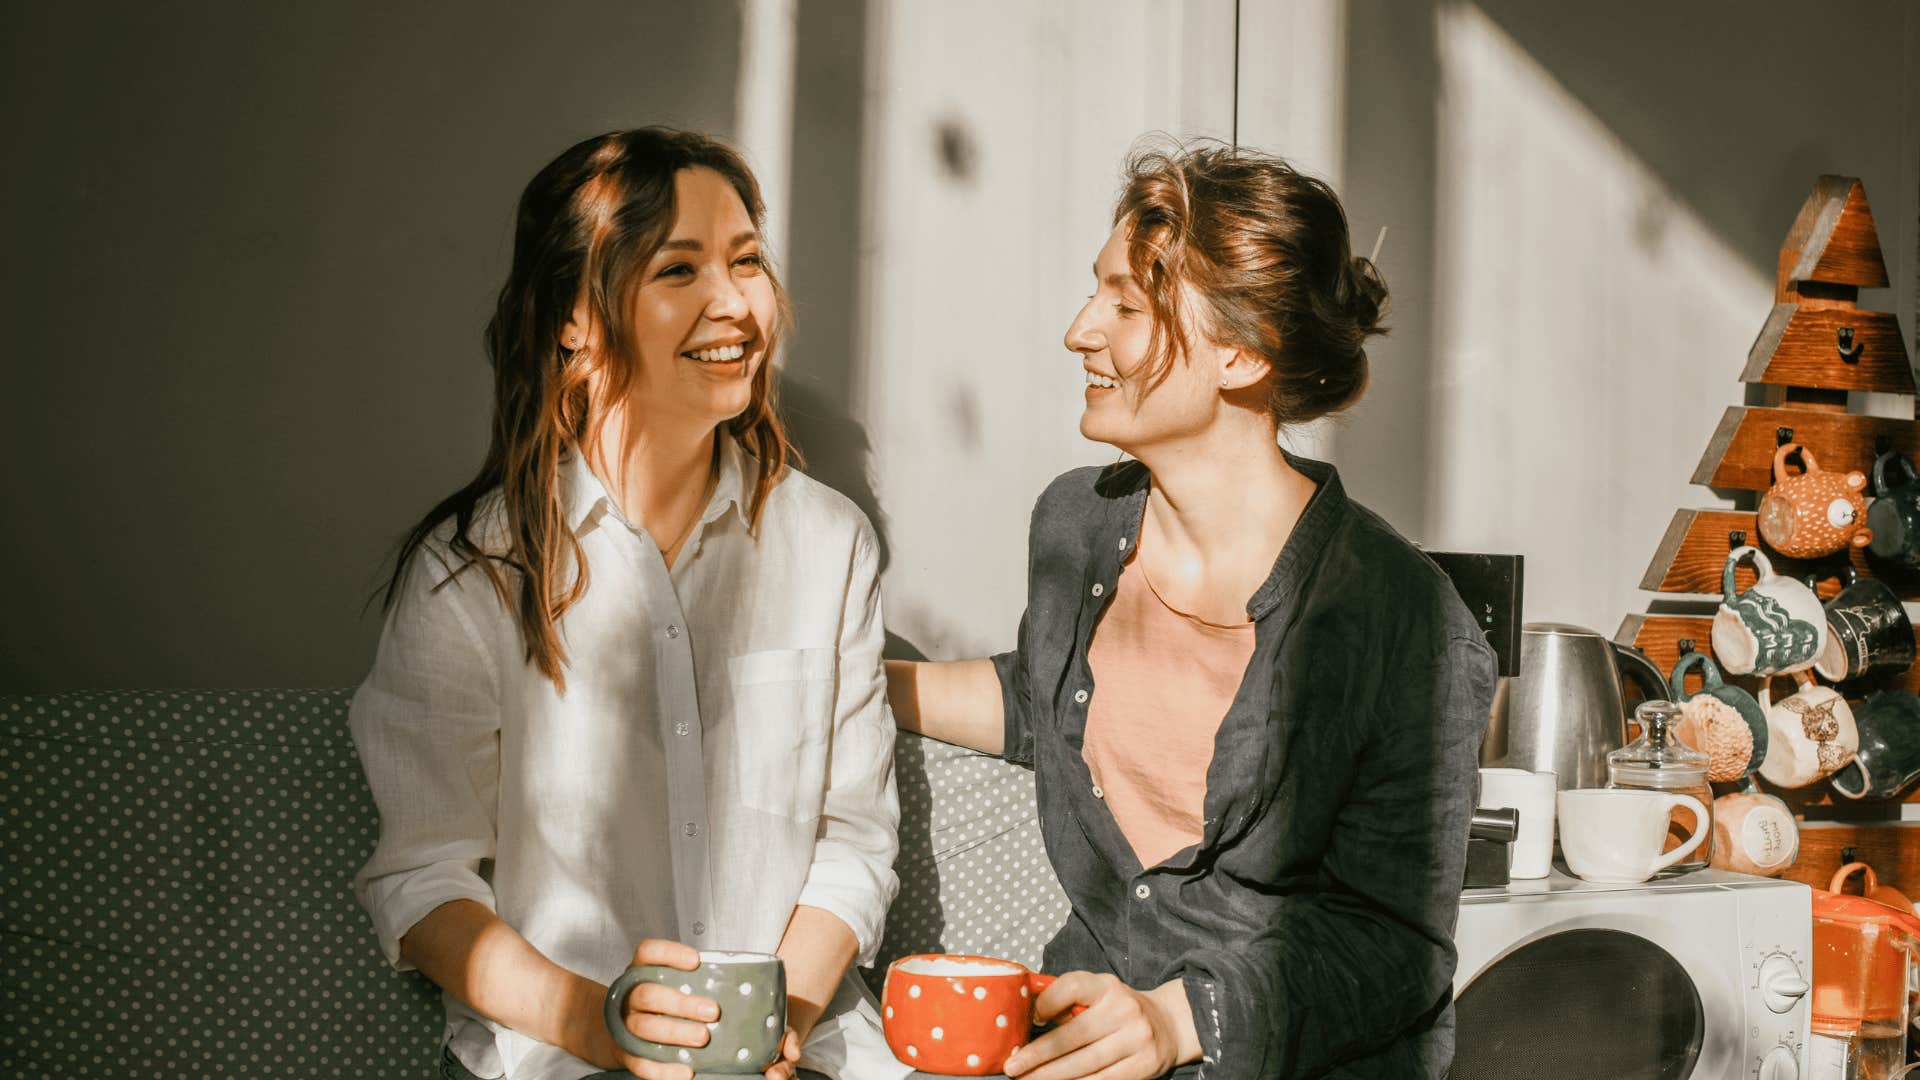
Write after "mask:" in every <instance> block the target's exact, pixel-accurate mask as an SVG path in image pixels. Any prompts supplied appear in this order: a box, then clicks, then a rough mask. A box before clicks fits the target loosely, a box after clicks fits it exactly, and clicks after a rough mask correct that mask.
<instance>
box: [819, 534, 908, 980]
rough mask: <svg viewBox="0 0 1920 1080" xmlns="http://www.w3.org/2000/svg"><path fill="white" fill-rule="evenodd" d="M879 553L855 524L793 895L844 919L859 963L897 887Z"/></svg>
mask: <svg viewBox="0 0 1920 1080" xmlns="http://www.w3.org/2000/svg"><path fill="white" fill-rule="evenodd" d="M885 642H886V631H885V628H884V627H883V625H882V621H881V615H880V560H879V547H878V545H877V544H876V543H875V540H874V536H873V529H872V527H871V526H869V525H868V524H866V523H865V522H864V521H863V522H862V523H861V525H860V530H859V534H858V536H857V537H856V540H855V543H854V550H853V564H852V571H851V573H850V574H849V575H848V586H847V596H846V606H845V608H844V611H843V614H842V617H841V624H840V638H839V661H838V680H837V688H836V692H835V698H834V709H833V735H832V744H831V748H830V750H829V752H828V761H829V766H828V770H827V793H826V799H825V802H824V803H823V805H822V808H821V812H820V822H819V827H818V833H817V836H816V840H815V844H814V852H813V863H812V865H811V867H810V868H809V869H808V871H807V878H806V882H805V883H804V884H803V885H802V886H801V889H800V897H799V901H798V902H799V903H801V904H804V905H806V906H808V907H814V908H819V909H820V910H822V911H825V912H827V913H829V914H831V915H833V916H835V917H836V918H838V919H839V920H840V921H841V922H844V923H846V924H847V927H848V928H849V929H851V930H852V931H853V934H854V937H855V939H856V940H857V941H858V942H859V953H858V956H857V958H856V960H855V963H857V964H859V965H861V966H867V965H871V964H872V963H873V961H874V957H875V956H876V955H877V953H878V952H879V949H880V934H881V931H882V929H883V928H884V927H885V925H886V919H887V908H888V906H889V905H891V904H892V903H893V897H894V893H895V892H896V891H898V889H899V879H898V878H897V877H896V876H895V875H894V871H893V860H894V856H895V855H896V854H898V852H899V850H900V800H899V795H898V793H897V791H896V789H895V786H894V777H893V738H894V726H893V714H892V712H891V711H890V710H889V709H888V708H887V694H886V674H885V672H884V670H883V669H882V667H881V663H880V653H881V649H882V647H883V646H884V645H885Z"/></svg>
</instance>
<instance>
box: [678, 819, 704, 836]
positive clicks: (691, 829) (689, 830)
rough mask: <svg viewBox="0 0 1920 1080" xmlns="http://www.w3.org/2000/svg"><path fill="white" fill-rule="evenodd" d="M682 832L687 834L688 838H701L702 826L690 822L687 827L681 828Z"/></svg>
mask: <svg viewBox="0 0 1920 1080" xmlns="http://www.w3.org/2000/svg"><path fill="white" fill-rule="evenodd" d="M680 831H681V832H683V833H686V834H687V835H688V836H699V835H700V826H698V825H695V824H694V823H693V822H691V821H689V822H687V823H686V824H685V825H682V826H680Z"/></svg>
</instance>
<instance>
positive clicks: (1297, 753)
mask: <svg viewBox="0 0 1920 1080" xmlns="http://www.w3.org/2000/svg"><path fill="white" fill-rule="evenodd" d="M1113 220H1114V225H1113V230H1112V233H1111V235H1110V236H1109V237H1108V239H1107V242H1106V245H1105V246H1104V247H1102V248H1101V250H1100V253H1099V255H1098V257H1097V259H1096V260H1095V262H1094V268H1093V269H1094V281H1095V284H1094V292H1093V294H1092V296H1090V297H1089V298H1088V300H1087V303H1086V305H1085V306H1084V307H1082V308H1081V309H1080V312H1079V314H1078V315H1077V316H1076V317H1075V318H1074V320H1073V324H1072V325H1071V326H1070V327H1068V329H1067V335H1066V346H1067V348H1068V349H1069V350H1071V351H1072V352H1073V353H1075V354H1076V355H1077V357H1078V358H1079V360H1080V362H1081V363H1082V365H1083V367H1084V368H1085V370H1086V409H1085V412H1084V413H1083V414H1082V415H1081V419H1080V431H1081V433H1082V434H1083V435H1085V436H1086V437H1087V438H1089V439H1094V440H1097V441H1100V442H1105V443H1110V444H1112V445H1114V446H1116V447H1118V448H1119V449H1121V450H1123V451H1125V452H1126V454H1127V455H1128V456H1129V457H1130V458H1131V459H1132V460H1128V461H1123V462H1122V463H1120V464H1116V465H1113V466H1109V467H1106V468H1089V469H1076V470H1074V471H1072V472H1069V473H1067V474H1065V475H1064V476H1061V477H1060V478H1059V479H1057V480H1055V481H1054V482H1053V483H1052V485H1050V486H1049V487H1048V488H1047V490H1046V491H1045V492H1044V493H1043V494H1042V495H1041V496H1040V499H1039V502H1038V504H1037V505H1036V506H1035V508H1034V512H1033V521H1032V531H1031V533H1030V536H1029V572H1028V582H1027V609H1026V614H1025V615H1024V616H1023V617H1022V619H1021V622H1020V630H1019V637H1018V640H1017V643H1016V647H1015V648H1014V649H1013V651H1011V652H1007V653H1003V654H1001V655H999V656H995V657H992V658H991V659H981V660H969V661H960V662H954V663H917V664H916V663H906V662H890V663H889V664H888V681H889V689H888V693H889V697H890V699H891V701H892V703H893V711H894V716H895V719H896V720H897V721H898V722H899V723H900V725H901V726H902V727H904V728H907V729H909V730H916V731H920V732H922V733H924V734H927V735H931V736H934V737H936V738H940V739H943V740H946V741H948V742H954V743H959V744H962V745H965V746H970V747H973V748H975V749H978V750H981V751H983V752H986V753H992V754H999V755H1002V756H1004V757H1006V758H1007V759H1008V760H1010V761H1014V762H1018V763H1020V764H1022V765H1026V766H1028V767H1030V768H1032V769H1033V770H1034V773H1035V778H1036V785H1037V790H1038V798H1039V809H1040V821H1041V828H1042V832H1043V834H1044V837H1045V840H1046V845H1047V852H1048V855H1049V857H1050V858H1051V860H1052V862H1053V865H1054V869H1055V870H1056V872H1057V873H1058V875H1059V878H1060V882H1061V885H1062V886H1063V887H1064V888H1065V890H1066V893H1067V896H1068V898H1069V899H1070V900H1071V901H1072V913H1071V914H1070V915H1069V917H1068V919H1067V922H1066V925H1065V926H1063V927H1062V928H1061V930H1060V932H1059V934H1058V935H1057V936H1055V938H1054V939H1053V940H1052V942H1050V943H1049V945H1048V946H1047V950H1046V958H1045V964H1044V967H1045V969H1046V970H1047V971H1049V972H1052V973H1055V974H1059V975H1060V976H1061V978H1060V979H1059V981H1058V982H1056V983H1054V984H1053V986H1052V987H1050V988H1049V989H1048V990H1047V992H1046V993H1044V994H1042V995H1041V996H1040V998H1039V1000H1038V1001H1037V1002H1036V1011H1037V1013H1038V1014H1039V1015H1040V1016H1041V1017H1042V1018H1043V1019H1059V1020H1063V1021H1064V1022H1062V1023H1060V1024H1059V1026H1057V1027H1055V1028H1053V1029H1052V1030H1051V1031H1049V1032H1047V1033H1046V1034H1043V1035H1042V1036H1040V1037H1039V1038H1037V1039H1035V1040H1034V1041H1033V1042H1032V1043H1031V1044H1029V1045H1028V1046H1026V1047H1025V1048H1024V1049H1022V1050H1021V1051H1019V1052H1018V1053H1016V1054H1015V1055H1014V1057H1013V1059H1012V1060H1011V1061H1009V1062H1008V1064H1007V1072H1008V1075H1010V1076H1014V1077H1018V1078H1019V1080H1069V1078H1073V1077H1094V1076H1097V1077H1100V1078H1101V1080H1145V1078H1148V1077H1158V1076H1165V1075H1172V1076H1176V1077H1220V1078H1222V1080H1251V1078H1256V1077H1258V1078H1269V1077H1307V1076H1352V1077H1392V1078H1394V1080H1407V1078H1410V1077H1440V1076H1444V1075H1445V1074H1446V1071H1447V1068H1448V1066H1449V1064H1450V1062H1451V1059H1452V1054H1453V1040H1452V1031H1453V1023H1452V992H1451V987H1452V976H1453V969H1454V961H1455V956H1454V950H1453V946H1452V942H1451V937H1452V930H1453V922H1454V916H1455V912H1456V910H1457V905H1458V900H1459V892H1460V882H1461V880H1462V877H1463V869H1464V863H1465V855H1466V837H1467V827H1468V821H1469V816H1470V814H1471V810H1472V804H1473V796H1474V791H1475V790H1476V779H1477V777H1476V773H1475V767H1476V765H1477V760H1476V759H1477V755H1478V749H1479V744H1480V736H1481V732H1482V729H1483V726H1484V724H1485V721H1486V717H1487V712H1488V709H1489V707H1490V705H1491V701H1492V696H1493V687H1494V663H1493V656H1492V652H1491V650H1490V649H1489V648H1488V646H1487V644H1486V640H1485V638H1484V637H1483V636H1482V634H1481V632H1480V630H1479V628H1478V627H1477V626H1476V625H1475V622H1474V620H1473V618H1472V617H1471V616H1470V615H1469V614H1468V612H1467V611H1466V609H1465V607H1464V605H1462V603H1461V602H1460V599H1459V597H1458V596H1457V595H1456V594H1455V593H1454V591H1453V588H1452V586H1451V584H1450V583H1449V581H1448V580H1447V578H1446V577H1445V576H1443V575H1442V574H1441V572H1440V570H1439V569H1438V568H1437V567H1436V566H1435V565H1434V564H1433V563H1432V562H1431V561H1430V560H1428V559H1427V558H1426V557H1425V556H1423V555H1422V554H1421V553H1420V552H1419V551H1418V550H1416V549H1415V548H1414V546H1413V545H1412V544H1410V543H1408V542H1407V541H1406V540H1404V539H1402V538H1401V537H1400V536H1399V535H1398V534H1396V533H1395V532H1394V531H1393V529H1392V528H1391V527H1389V526H1388V525H1387V524H1386V523H1385V522H1383V521H1382V520H1381V519H1380V518H1378V517H1377V516H1375V515H1374V514H1373V513H1371V512H1369V511H1368V510H1366V509H1365V508H1364V507H1362V506H1361V505H1360V504H1359V503H1357V502H1355V501H1353V500H1352V499H1350V498H1349V497H1348V496H1347V494H1346V492H1345V490H1344V489H1343V488H1342V486H1341V483H1340V478H1339V475H1338V473H1336V472H1335V470H1334V469H1333V467H1332V466H1330V465H1327V464H1324V463H1322V462H1317V461H1311V460H1308V459H1306V458H1302V457H1297V456H1295V455H1293V454H1291V453H1289V452H1288V451H1286V450H1285V449H1283V448H1282V447H1281V445H1280V441H1279V440H1280V436H1282V435H1283V434H1284V433H1285V432H1286V431H1287V429H1289V428H1291V427H1294V426H1296V425H1299V424H1304V423H1307V422H1309V421H1312V420H1315V419H1318V418H1320V417H1322V416H1326V415H1329V414H1332V413H1335V412H1338V411H1340V410H1341V409H1344V408H1346V407H1348V406H1350V405H1352V404H1353V403H1354V402H1355V401H1356V400H1358V399H1359V397H1360V395H1361V393H1362V392H1363V391H1364V390H1365V388H1366V385H1367V355H1366V350H1365V342H1366V340H1367V338H1369V337H1370V336H1372V335H1374V334H1378V333H1382V332H1384V330H1383V327H1382V325H1381V316H1382V312H1383V309H1384V306H1385V303H1386V292H1387V290H1386V286H1385V284H1384V283H1383V282H1382V280H1381V278H1380V275H1379V273H1378V271H1377V270H1376V268H1375V267H1374V265H1373V264H1372V262H1371V261H1370V260H1368V259H1364V258H1356V257H1355V256H1354V255H1353V254H1352V252H1351V251H1350V250H1349V240H1348V235H1347V220H1346V215H1345V213H1344V211H1343V210H1342V209H1341V206H1340V202H1339V199H1338V198H1337V197H1336V196H1335V195H1334V193H1333V191H1332V190H1331V189H1329V188H1328V187H1327V185H1326V184H1324V183H1322V182H1321V181H1319V180H1316V179H1313V178H1312V177H1308V176H1305V175H1303V174H1301V173H1300V172H1298V171H1296V170H1295V169H1293V168H1291V167H1290V166H1288V165H1287V164H1286V163H1285V162H1283V161H1280V160H1278V159H1276V158H1272V157H1268V156H1265V155H1261V154H1257V153H1253V152H1250V151H1246V150H1240V149H1233V148H1227V147H1223V146H1217V145H1211V144H1209V145H1202V146H1197V147H1190V148H1183V149H1177V150H1173V151H1147V152H1141V153H1136V155H1135V156H1134V157H1133V159H1132V160H1131V161H1130V162H1129V163H1128V169H1127V177H1126V186H1125V190H1124V193H1123V194H1122V195H1121V198H1120V201H1119V205H1118V206H1117V207H1116V208H1115V211H1114V216H1113ZM1076 1005H1078V1006H1085V1012H1084V1013H1083V1014H1082V1015H1079V1016H1071V1014H1070V1013H1069V1010H1070V1009H1072V1008H1073V1007H1074V1006H1076ZM1069 1017H1070V1018H1069Z"/></svg>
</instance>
